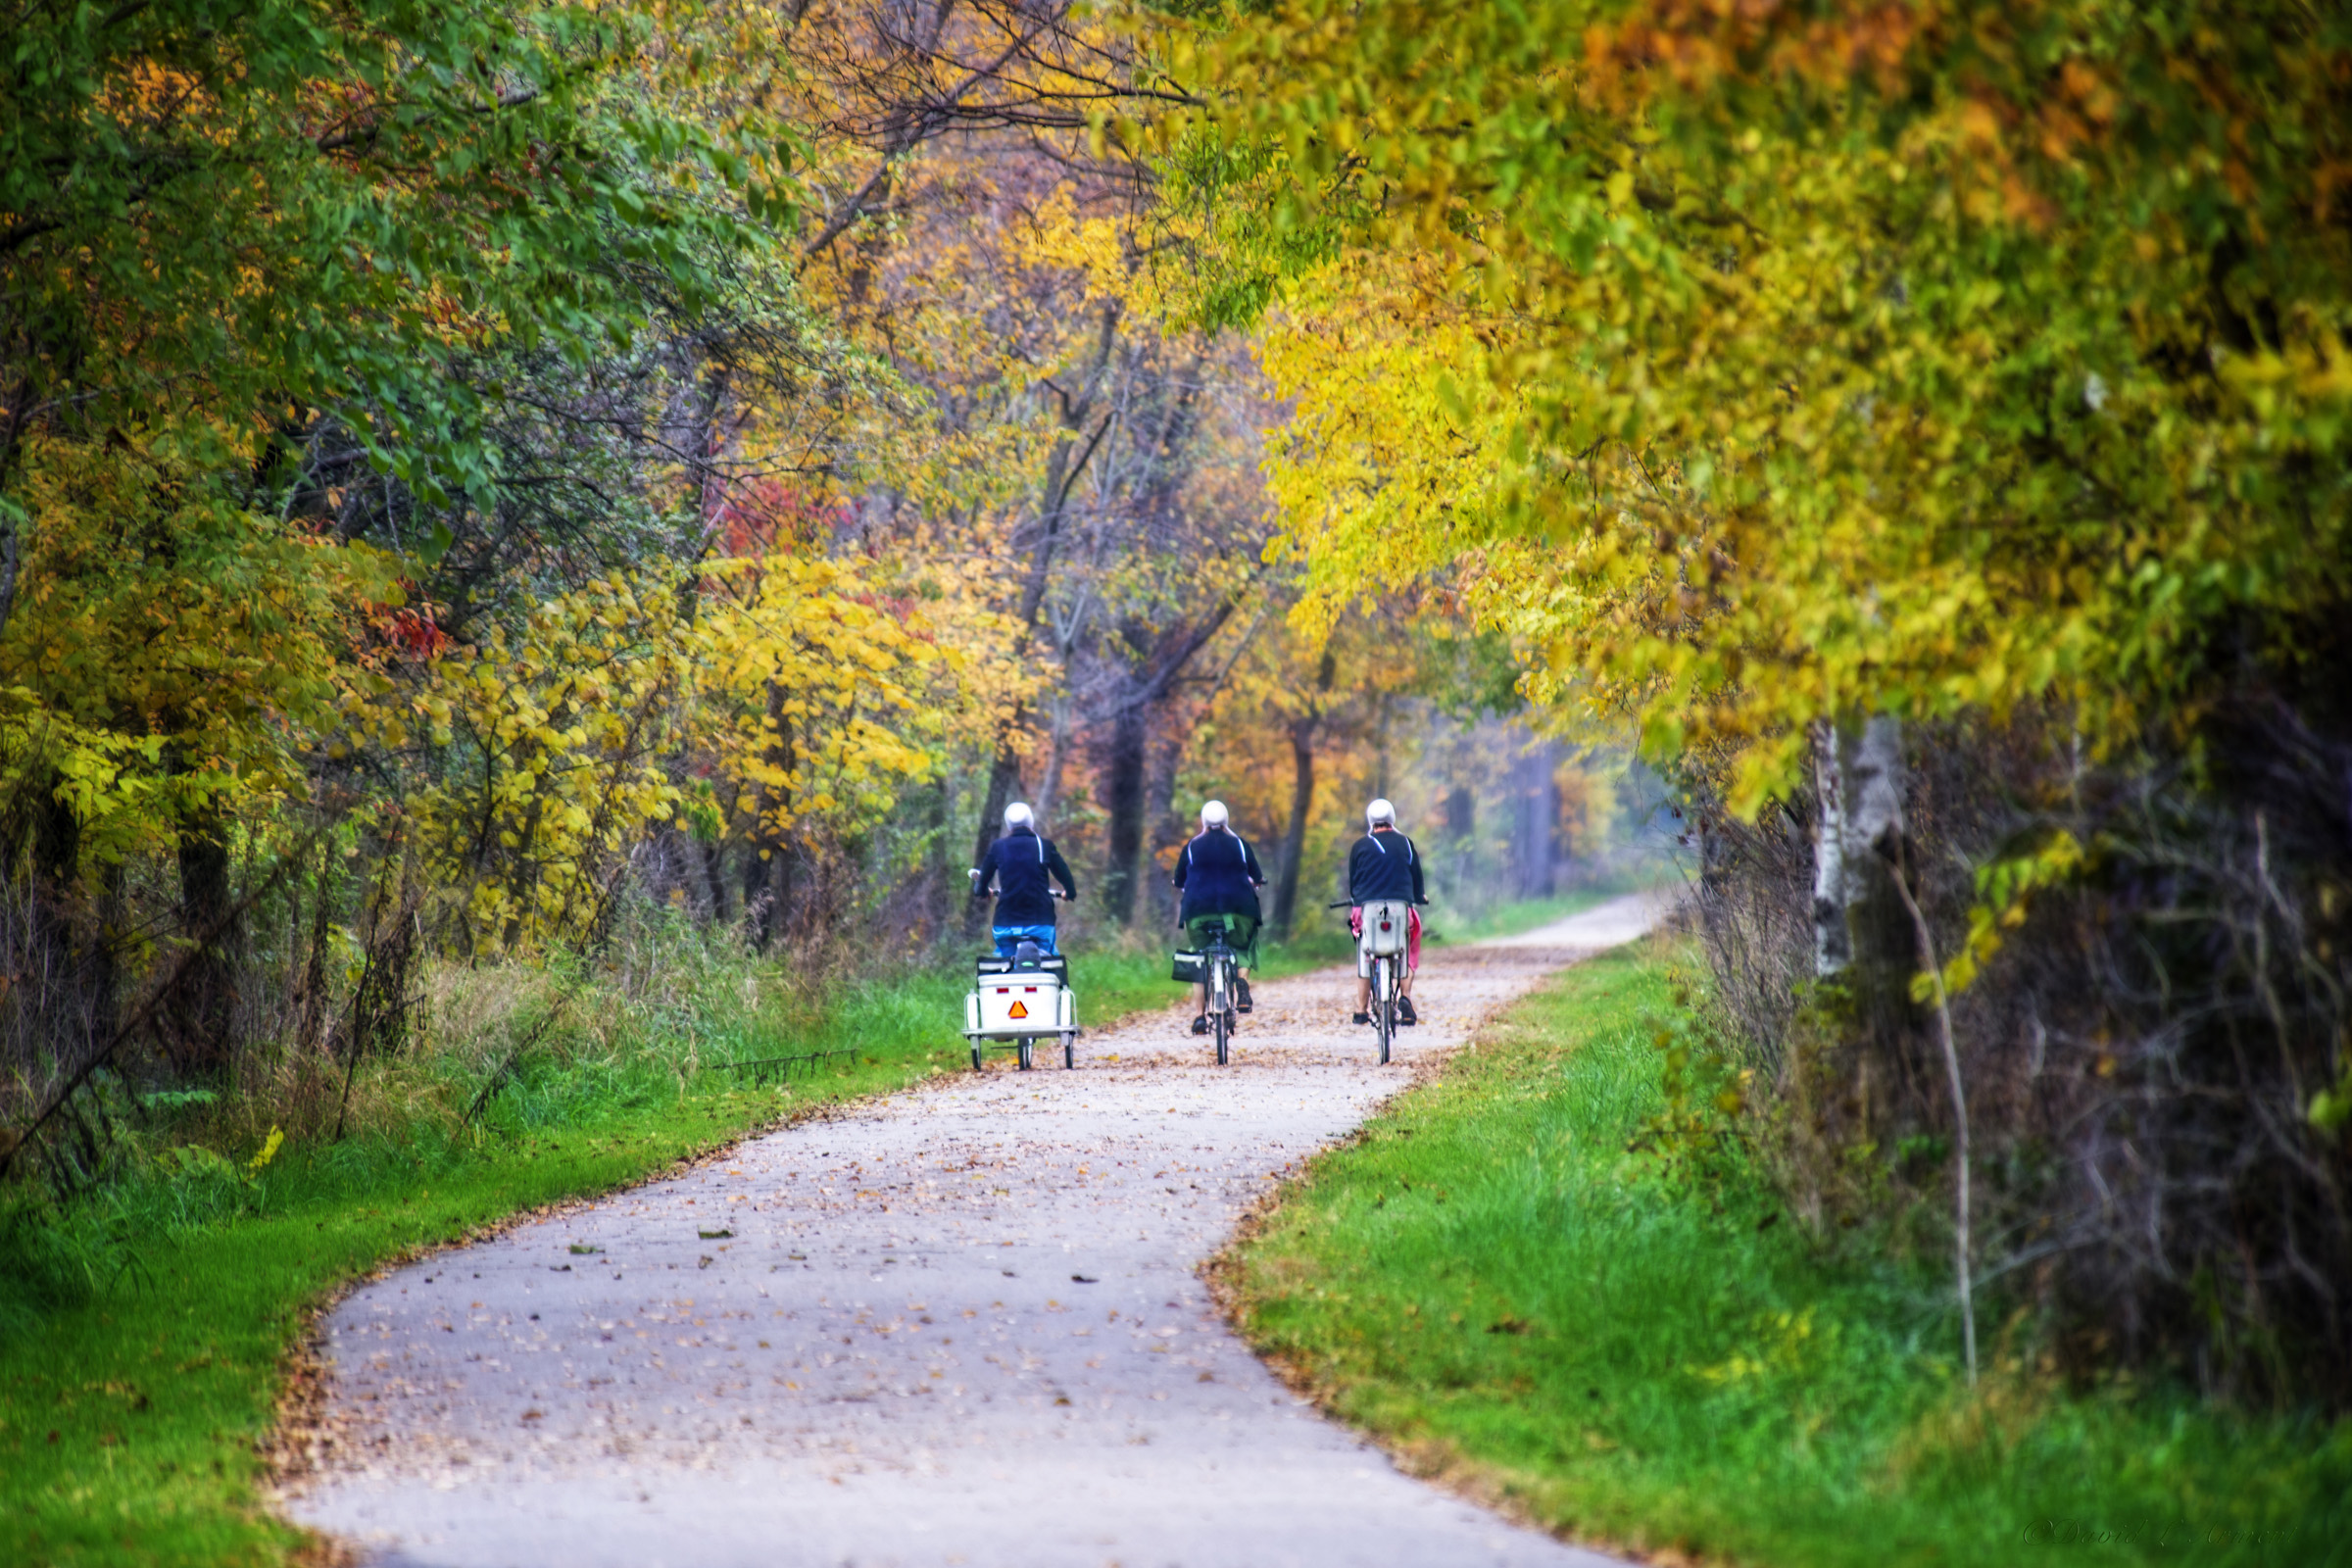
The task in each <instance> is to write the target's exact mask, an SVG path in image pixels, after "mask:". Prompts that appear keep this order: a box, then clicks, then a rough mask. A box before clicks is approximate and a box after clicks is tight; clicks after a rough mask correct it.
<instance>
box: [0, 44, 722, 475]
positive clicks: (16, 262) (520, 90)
mask: <svg viewBox="0 0 2352 1568" xmlns="http://www.w3.org/2000/svg"><path fill="white" fill-rule="evenodd" d="M643 38H644V31H643V24H642V23H641V21H640V20H639V18H638V17H637V16H636V15H635V14H633V13H632V12H630V11H628V10H626V9H620V10H613V9H591V8H586V7H574V6H568V5H560V4H558V5H542V6H533V7H524V8H512V7H493V8H484V7H476V6H465V5H455V4H447V3H443V0H362V3H360V4H357V5H342V6H324V5H318V4H313V3H309V0H263V3H261V4H256V5H248V6H240V7H237V8H234V9H233V10H231V11H225V12H224V11H222V10H221V9H220V8H218V7H216V6H213V5H210V4H208V3H206V0H165V3H161V4H151V5H141V6H137V7H132V8H129V9H121V8H118V9H115V10H112V11H108V10H101V9H95V8H90V7H67V8H58V7H38V8H31V9H27V10H25V11H21V12H18V13H15V14H13V16H12V19H11V21H10V23H9V24H8V25H7V28H6V34H5V37H4V38H0V42H4V43H5V46H6V54H7V57H8V59H9V60H10V61H11V62H12V64H11V66H10V67H9V68H8V69H9V73H10V81H9V91H8V93H7V94H6V102H7V105H8V108H7V111H6V114H5V118H4V119H0V170H4V171H5V173H4V174H0V214H5V217H6V223H7V227H6V229H5V239H6V249H5V251H4V252H0V276H4V277H5V279H6V286H7V290H8V294H9V297H10V298H11V300H12V302H14V303H13V306H12V312H13V315H12V341H11V342H10V343H9V345H8V355H7V359H8V368H9V372H10V379H11V382H12V384H11V385H10V386H9V387H8V389H7V402H8V408H9V414H10V418H9V421H8V425H7V438H8V444H7V449H6V450H0V483H5V485H6V489H5V491H4V492H0V500H4V501H5V503H6V505H7V507H8V508H9V510H10V511H11V512H12V513H14V514H16V515H23V512H24V511H25V508H24V505H23V501H22V499H21V497H20V496H19V495H18V493H17V490H16V487H15V483H14V478H15V476H14V472H13V469H14V466H15V460H16V457H17V453H16V451H15V447H16V444H17V441H18V439H19V438H20V437H21V436H22V435H24V434H25V432H26V431H27V430H28V429H29V428H30V427H31V426H32V425H34V424H35V423H36V422H38V423H45V424H52V425H54V426H56V427H57V428H58V429H59V430H60V431H61V432H84V433H89V434H94V435H98V434H103V433H104V432H106V431H107V430H109V429H120V430H123V431H130V432H151V434H150V435H149V436H146V437H144V439H151V440H153V441H155V442H156V443H158V444H159V446H160V448H161V450H162V451H163V453H164V455H165V456H167V457H172V458H178V459H183V460H186V461H189V462H193V463H196V464H199V465H202V466H218V465H220V464H221V463H222V462H223V461H227V462H231V463H233V462H235V461H237V460H238V459H240V458H242V459H245V460H247V461H250V460H251V459H252V458H253V457H254V456H255V455H256V452H257V449H258V448H259V447H260V446H261V445H262V444H263V443H264V442H266V441H267V440H268V439H270V434H271V432H273V431H278V430H281V429H282V430H285V431H287V432H289V433H295V432H300V431H301V430H303V429H304V428H306V427H307V426H308V425H309V424H310V423H311V421H312V419H313V417H315V415H316V413H317V412H318V411H322V410H323V411H329V412H331V413H333V414H334V415H336V416H337V417H339V418H341V420H342V421H343V422H344V423H345V424H346V425H347V426H348V427H349V428H351V429H352V430H354V431H356V432H357V433H358V434H359V436H360V438H361V439H362V440H363V441H364V442H365V443H366V444H367V445H368V448H369V449H370V450H371V451H372V452H373V454H374V455H375V457H376V459H377V461H378V462H379V463H380V464H382V465H383V466H384V467H385V468H386V469H387V470H388V471H390V472H391V473H393V474H395V475H397V476H398V477H399V478H400V479H401V480H403V481H404V482H407V483H409V484H411V485H414V486H416V487H417V489H418V490H419V491H420V493H423V494H426V495H428V496H430V497H433V498H434V499H436V500H439V499H442V498H445V497H447V496H450V495H468V496H472V497H475V498H476V499H477V500H484V499H487V498H488V497H489V496H490V495H491V494H492V493H493V492H494V491H495V489H496V486H497V483H498V480H499V477H500V476H499V475H498V473H497V472H496V470H495V464H494V462H493V461H492V460H491V459H490V457H489V456H488V451H487V448H486V447H485V446H484V445H483V443H482V441H481V430H480V425H481V421H482V418H483V417H484V415H485V412H486V411H485V406H484V404H483V401H482V399H481V396H480V395H479V393H478V392H477V391H475V390H474V389H472V388H470V387H468V386H467V385H466V383H465V382H464V381H462V380H458V379H453V378H451V377H449V376H448V375H447V374H446V373H445V371H446V367H447V364H448V361H449V359H450V357H451V356H452V355H453V354H456V353H459V352H461V351H462V350H463V349H464V348H465V347H466V346H467V345H469V344H476V343H480V342H483V341H486V340H488V339H490V338H494V337H503V338H508V339H511V340H513V341H515V342H516V343H518V344H520V345H524V346H529V345H532V344H535V343H539V342H546V343H549V344H551V345H554V346H556V347H558V348H560V349H561V350H562V351H564V352H566V353H570V354H575V355H587V354H590V353H593V352H596V351H598V350H600V349H604V348H609V347H611V346H612V345H613V344H614V343H616V342H617V341H619V340H620V339H621V338H622V337H624V336H625V334H626V332H627V330H628V327H629V324H630V322H631V321H632V320H633V319H636V316H637V307H636V305H635V303H634V301H633V299H632V295H631V291H630V290H629V289H628V288H626V287H625V286H624V283H623V274H624V273H625V272H626V271H628V270H645V271H647V272H650V273H652V274H655V275H659V276H662V277H664V278H666V279H667V280H668V281H669V282H670V283H671V284H672V285H673V286H675V287H676V288H678V289H680V290H681V291H683V292H684V293H685V294H686V295H687V296H688V297H689V298H692V297H694V296H697V295H700V294H703V293H706V292H707V285H706V284H705V283H704V281H703V280H702V278H703V261H702V259H701V258H699V257H698V256H697V255H696V247H695V241H696V239H697V237H698V236H699V235H700V234H702V233H703V232H705V231H707V230H709V229H710V228H711V226H712V225H713V224H714V223H718V222H720V221H721V220H719V219H718V218H717V217H716V216H715V214H714V213H713V211H712V210H711V209H710V208H708V207H707V206H702V205H697V204H694V203H690V202H685V201H680V200H677V199H676V198H675V197H674V195H673V194H672V193H671V192H669V191H668V190H666V189H665V188H664V186H665V184H666V180H667V176H666V175H665V173H663V172H662V171H664V170H665V169H667V168H668V167H670V166H674V165H677V164H679V163H681V162H690V163H696V164H699V165H701V166H702V167H704V168H705V169H706V170H707V171H708V172H709V173H710V174H711V176H712V177H714V178H715V176H717V175H718V173H719V172H721V171H723V170H728V169H737V168H738V166H740V164H741V160H740V158H737V157H734V156H733V155H731V154H729V153H728V152H727V150H726V149H723V148H721V147H718V146H717V145H715V144H714V143H713V141H712V139H711V137H710V136H708V135H706V134H704V133H702V132H701V131H699V130H698V129H697V128H696V127H694V126H693V125H691V124H689V123H682V122H680V121H678V120H676V119H673V118H668V117H665V116H662V115H659V114H651V113H646V112H643V111H641V110H640V109H638V108H636V107H634V106H631V105H629V104H628V103H626V102H625V101H622V102H614V101H612V100H611V99H610V98H609V97H608V96H606V95H605V94H604V93H603V88H604V87H605V85H606V84H607V83H608V82H609V81H610V79H611V78H612V77H613V74H614V73H615V72H616V71H617V70H618V69H620V68H622V67H623V66H625V65H627V64H628V63H629V62H630V61H631V60H632V58H633V57H634V55H635V53H636V50H637V48H638V47H639V45H640V44H641V43H642V41H643ZM719 182H720V183H724V181H723V180H721V181H719Z"/></svg>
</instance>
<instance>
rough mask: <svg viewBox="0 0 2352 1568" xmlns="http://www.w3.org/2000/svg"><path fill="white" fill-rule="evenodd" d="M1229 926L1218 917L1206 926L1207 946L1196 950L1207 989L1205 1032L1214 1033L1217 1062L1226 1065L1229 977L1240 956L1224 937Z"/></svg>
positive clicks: (1230, 1010)
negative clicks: (1206, 1023)
mask: <svg viewBox="0 0 2352 1568" xmlns="http://www.w3.org/2000/svg"><path fill="white" fill-rule="evenodd" d="M1232 929H1233V927H1232V924H1231V923H1230V922H1229V921H1224V920H1220V921H1218V922H1217V923H1216V925H1215V926H1213V927H1212V928H1211V930H1210V936H1209V941H1208V946H1207V947H1205V948H1202V949H1201V984H1202V985H1203V986H1204V987H1205V988H1206V989H1207V992H1208V1019H1209V1024H1208V1027H1209V1033H1211V1034H1213V1035H1215V1036H1216V1037H1217V1065H1218V1066H1220V1067H1222V1066H1224V1065H1226V1042H1227V1041H1228V1040H1229V1039H1230V1038H1231V1037H1232V1034H1233V1028H1234V1016H1235V1015H1234V1009H1233V1001H1234V997H1233V980H1234V975H1235V973H1236V970H1237V966H1238V965H1239V964H1240V962H1241V956H1240V955H1239V954H1237V953H1235V952H1234V951H1233V949H1232V948H1231V947H1230V946H1228V945H1227V943H1226V941H1225V938H1226V936H1227V935H1228V934H1229V933H1230V932H1231V931H1232Z"/></svg>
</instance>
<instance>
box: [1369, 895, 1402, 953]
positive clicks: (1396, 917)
mask: <svg viewBox="0 0 2352 1568" xmlns="http://www.w3.org/2000/svg"><path fill="white" fill-rule="evenodd" d="M1411 920H1412V906H1411V905H1409V904H1406V903H1405V902H1404V901H1403V900H1401V899H1376V900H1374V901H1373V902H1372V903H1370V904H1367V905H1365V906H1364V936H1363V951H1364V952H1365V953H1367V954H1369V955H1371V956H1373V957H1376V958H1377V957H1383V956H1391V955H1395V954H1398V953H1402V952H1403V951H1404V947H1405V938H1406V936H1407V935H1408V934H1409V932H1410V930H1411V924H1410V922H1411Z"/></svg>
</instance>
